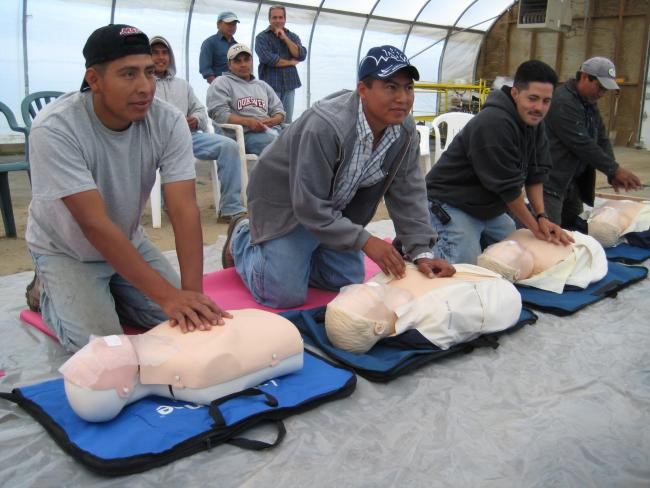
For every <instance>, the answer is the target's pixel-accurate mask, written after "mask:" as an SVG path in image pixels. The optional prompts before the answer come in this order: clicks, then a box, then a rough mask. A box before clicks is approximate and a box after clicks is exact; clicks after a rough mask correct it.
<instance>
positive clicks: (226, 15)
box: [217, 11, 239, 24]
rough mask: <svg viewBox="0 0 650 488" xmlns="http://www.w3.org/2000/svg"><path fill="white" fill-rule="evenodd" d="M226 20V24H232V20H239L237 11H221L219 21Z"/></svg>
mask: <svg viewBox="0 0 650 488" xmlns="http://www.w3.org/2000/svg"><path fill="white" fill-rule="evenodd" d="M221 21H223V22H225V23H226V24H230V23H231V22H239V19H238V18H237V14H235V12H230V11H225V12H221V13H220V14H219V17H217V22H221Z"/></svg>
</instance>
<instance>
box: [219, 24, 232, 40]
mask: <svg viewBox="0 0 650 488" xmlns="http://www.w3.org/2000/svg"><path fill="white" fill-rule="evenodd" d="M217 29H218V30H219V32H221V33H222V34H223V37H225V38H226V39H228V40H230V39H232V36H234V35H235V32H237V21H236V20H233V21H232V22H224V21H223V20H222V21H220V22H217Z"/></svg>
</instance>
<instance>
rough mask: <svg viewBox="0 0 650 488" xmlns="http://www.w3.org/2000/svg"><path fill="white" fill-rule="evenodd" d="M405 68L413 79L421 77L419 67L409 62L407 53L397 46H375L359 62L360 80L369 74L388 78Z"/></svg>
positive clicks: (381, 78)
mask: <svg viewBox="0 0 650 488" xmlns="http://www.w3.org/2000/svg"><path fill="white" fill-rule="evenodd" d="M404 68H406V69H407V71H408V74H409V76H410V77H411V78H412V79H414V80H416V81H417V80H419V79H420V73H419V72H418V70H417V68H416V67H415V66H413V65H412V64H411V63H409V60H408V58H407V57H406V55H405V54H404V53H403V52H402V51H400V50H399V49H397V48H396V47H395V46H388V45H386V46H379V47H373V48H371V49H370V50H369V51H368V54H366V55H365V57H364V58H363V59H362V60H361V62H360V63H359V73H358V75H359V81H361V80H363V79H364V78H367V77H368V76H370V77H372V78H376V79H378V80H387V79H388V78H391V77H393V76H394V75H395V73H397V72H398V71H399V70H401V69H404Z"/></svg>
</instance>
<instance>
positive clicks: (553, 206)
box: [544, 185, 584, 230]
mask: <svg viewBox="0 0 650 488" xmlns="http://www.w3.org/2000/svg"><path fill="white" fill-rule="evenodd" d="M583 205H584V202H583V201H582V199H581V198H580V194H579V193H578V189H577V188H576V187H575V185H571V186H569V188H568V189H567V191H566V193H565V194H564V195H560V194H559V193H557V192H554V191H551V190H544V210H545V212H546V214H547V215H548V218H549V219H551V222H553V223H555V224H557V225H559V226H560V227H562V228H563V229H570V230H573V229H577V228H579V227H580V225H579V222H580V220H581V219H579V218H578V216H579V215H580V214H581V213H582V210H583Z"/></svg>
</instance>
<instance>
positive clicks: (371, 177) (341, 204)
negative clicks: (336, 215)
mask: <svg viewBox="0 0 650 488" xmlns="http://www.w3.org/2000/svg"><path fill="white" fill-rule="evenodd" d="M356 127H357V140H356V141H355V142H354V149H353V150H352V157H351V158H350V163H349V164H348V165H347V166H345V167H343V168H341V171H343V172H344V174H342V175H341V176H340V178H338V181H339V182H340V184H339V185H338V186H337V187H336V188H334V191H333V195H332V201H333V202H334V208H335V209H337V210H343V209H344V208H345V207H346V206H347V204H348V203H350V201H352V199H353V198H354V195H355V194H356V193H357V190H358V189H359V188H368V187H370V186H372V185H374V184H376V183H377V182H379V181H381V180H382V179H384V178H385V177H386V173H385V172H384V170H383V169H382V167H381V165H382V163H383V162H384V157H385V156H386V152H387V151H388V148H390V146H391V144H393V142H395V141H396V140H397V139H398V138H399V135H400V130H401V127H400V126H399V125H389V126H388V127H386V130H385V131H384V134H383V136H382V137H381V140H380V141H379V144H378V145H377V147H376V148H375V150H374V151H373V149H372V145H373V142H374V138H373V135H372V130H371V129H370V126H369V125H368V121H367V120H366V116H365V114H364V113H363V104H362V103H359V113H358V116H357V126H356Z"/></svg>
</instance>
